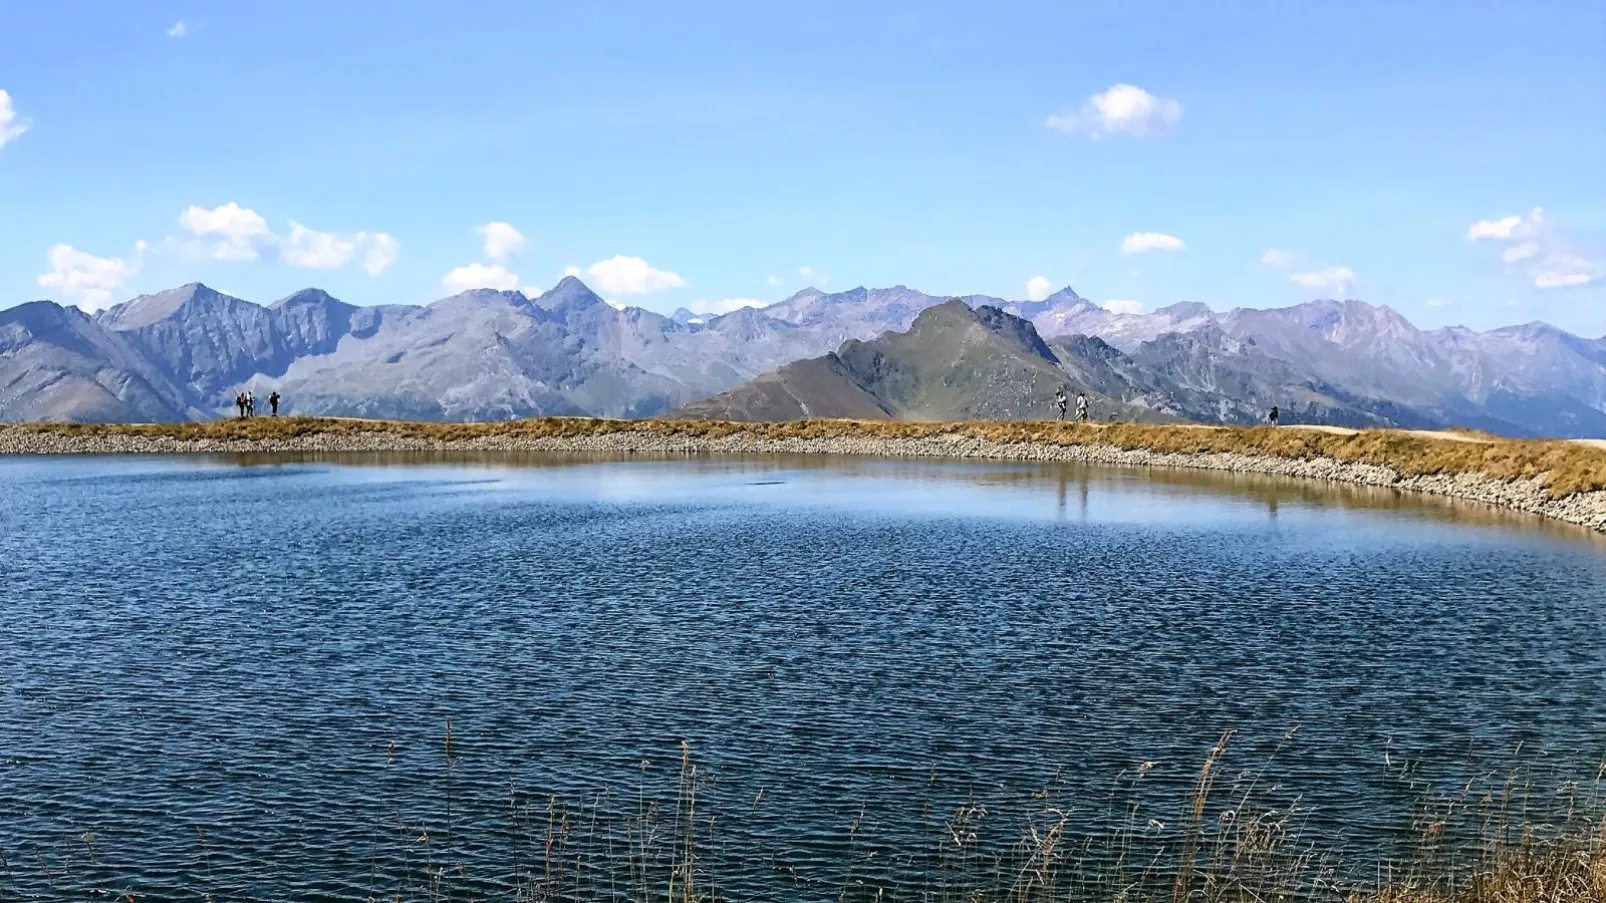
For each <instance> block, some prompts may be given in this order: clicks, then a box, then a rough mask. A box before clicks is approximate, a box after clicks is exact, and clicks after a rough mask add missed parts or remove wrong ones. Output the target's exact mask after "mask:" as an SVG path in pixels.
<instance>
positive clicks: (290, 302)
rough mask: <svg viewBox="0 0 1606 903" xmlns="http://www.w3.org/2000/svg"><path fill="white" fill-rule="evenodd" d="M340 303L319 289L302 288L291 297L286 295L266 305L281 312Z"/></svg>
mask: <svg viewBox="0 0 1606 903" xmlns="http://www.w3.org/2000/svg"><path fill="white" fill-rule="evenodd" d="M341 303H343V302H341V301H340V299H338V298H336V297H334V296H333V295H331V294H329V293H328V292H326V291H324V290H323V289H321V288H304V289H302V290H301V291H299V292H296V293H295V294H293V295H286V296H285V297H283V298H280V299H279V300H277V301H275V302H273V303H272V304H270V305H268V309H269V310H283V309H284V308H287V307H305V306H310V305H320V306H322V305H332V304H341Z"/></svg>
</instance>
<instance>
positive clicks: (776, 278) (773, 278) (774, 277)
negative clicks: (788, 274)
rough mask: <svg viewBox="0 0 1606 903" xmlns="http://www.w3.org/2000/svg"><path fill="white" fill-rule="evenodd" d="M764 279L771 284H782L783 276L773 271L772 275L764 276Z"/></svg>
mask: <svg viewBox="0 0 1606 903" xmlns="http://www.w3.org/2000/svg"><path fill="white" fill-rule="evenodd" d="M764 281H765V282H768V283H769V284H770V285H780V284H781V277H779V276H777V275H775V274H774V273H771V274H770V275H768V276H766V277H764Z"/></svg>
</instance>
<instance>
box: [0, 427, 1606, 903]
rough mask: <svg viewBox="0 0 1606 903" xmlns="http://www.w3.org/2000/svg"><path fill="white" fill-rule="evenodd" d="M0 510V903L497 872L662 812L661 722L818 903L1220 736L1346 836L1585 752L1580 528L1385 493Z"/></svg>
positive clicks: (1585, 536) (167, 497) (603, 464)
mask: <svg viewBox="0 0 1606 903" xmlns="http://www.w3.org/2000/svg"><path fill="white" fill-rule="evenodd" d="M0 497H3V498H4V499H5V501H6V504H5V506H4V510H3V511H0V537H3V539H0V578H3V582H4V585H5V586H6V588H7V594H8V595H7V600H6V604H5V605H4V606H3V607H0V738H4V748H3V749H0V853H3V854H4V866H3V867H0V868H3V871H0V896H8V898H9V897H13V896H14V897H19V898H23V899H52V898H56V897H59V896H61V895H62V894H63V893H67V892H68V891H72V892H71V893H68V894H67V895H69V896H80V895H81V894H79V893H77V890H78V889H81V888H83V887H85V886H95V887H112V888H123V887H129V888H138V889H140V890H141V891H142V892H144V893H149V894H152V895H153V896H155V897H170V896H180V895H186V896H190V897H196V896H198V895H199V892H201V891H212V892H216V893H218V894H219V895H220V898H232V897H239V896H242V895H245V894H251V895H254V896H259V897H266V898H274V899H280V898H289V897H297V898H316V897H320V896H329V897H340V898H351V897H362V896H366V895H367V894H370V893H373V894H385V893H388V892H391V891H393V890H394V889H395V888H397V887H401V886H404V885H406V886H418V879H417V876H416V875H414V876H411V877H409V876H408V875H407V874H406V873H405V872H406V869H407V868H408V867H409V861H410V860H409V857H414V858H415V859H416V857H418V856H422V855H424V853H421V852H419V851H420V850H424V851H426V852H427V853H428V855H429V857H431V858H430V861H434V862H452V863H457V864H459V865H460V866H461V868H462V874H464V875H468V876H469V877H470V878H471V879H473V881H478V882H480V884H479V885H478V886H481V887H483V888H485V889H486V890H485V892H486V893H491V892H493V891H494V890H495V888H497V887H502V886H505V885H506V883H507V882H508V881H509V880H511V879H510V875H509V869H510V865H509V863H510V861H511V860H510V854H509V852H508V849H509V845H510V843H511V841H510V840H509V838H510V836H512V835H511V834H510V833H509V829H508V827H507V826H508V822H509V819H510V816H509V812H510V811H512V810H513V809H516V808H517V805H516V804H517V803H518V802H519V801H523V802H524V803H529V802H530V801H531V800H535V801H537V807H538V808H539V805H542V804H540V803H539V801H540V800H542V799H544V797H543V795H544V794H547V793H553V792H556V793H560V794H562V795H564V797H566V798H570V799H581V800H583V799H588V798H596V794H597V793H598V792H599V791H601V790H602V789H603V788H608V790H609V792H610V793H611V794H613V795H614V796H615V797H617V798H619V799H622V800H625V801H626V802H625V803H622V804H621V805H622V806H623V808H629V801H631V800H636V799H637V798H638V796H640V795H642V794H648V795H650V794H655V793H656V794H659V795H663V794H664V793H667V794H668V795H669V797H670V798H671V799H672V798H673V794H674V791H675V783H676V770H677V768H678V763H679V756H680V743H681V741H683V740H684V741H688V742H689V743H690V744H691V748H692V749H693V750H694V751H695V754H696V757H697V759H698V761H700V762H701V763H702V764H703V765H705V766H706V768H707V784H706V786H705V787H704V788H703V790H702V793H703V796H702V803H700V805H706V806H707V807H708V809H707V811H709V812H713V813H718V820H719V830H718V843H717V845H716V846H715V847H714V848H713V849H711V850H710V851H709V852H708V854H707V856H708V859H709V862H710V863H711V866H710V867H714V866H717V867H718V868H719V869H720V870H721V873H722V874H724V875H726V876H727V881H728V887H729V888H731V889H732V891H733V894H732V895H733V896H738V897H743V898H748V899H758V898H768V899H773V898H778V897H786V898H790V899H835V898H836V892H835V888H836V887H837V882H839V881H840V878H841V876H840V875H838V874H836V873H835V872H833V871H832V869H833V867H834V866H833V863H834V862H838V861H841V860H842V859H843V857H844V855H845V854H844V852H843V851H844V849H846V847H845V846H844V845H845V844H849V839H848V826H850V825H852V824H854V823H855V822H856V820H857V821H858V823H859V825H860V827H859V829H858V834H857V835H856V837H857V840H855V841H854V842H856V843H860V844H864V843H869V844H872V845H873V844H880V845H882V846H883V847H884V848H886V849H895V848H900V847H908V846H914V845H918V844H920V843H923V842H925V840H926V839H927V838H928V837H929V832H930V829H931V823H932V820H933V816H932V813H933V812H938V813H941V812H945V811H948V810H949V809H951V807H952V806H954V805H956V804H957V803H959V802H963V801H964V800H966V799H974V800H977V801H979V802H982V803H985V804H986V805H987V806H989V807H990V808H989V811H991V812H993V813H995V816H996V817H998V818H1004V817H1006V816H1007V814H1008V813H1009V812H1010V811H1012V808H1018V807H1019V806H1020V805H1021V804H1022V802H1023V801H1025V800H1027V799H1028V798H1029V796H1030V794H1031V793H1032V791H1034V790H1036V789H1038V788H1041V787H1044V786H1045V785H1048V784H1050V783H1055V784H1057V785H1058V786H1060V787H1062V788H1063V790H1064V791H1065V793H1066V794H1067V795H1068V796H1069V797H1070V798H1071V799H1079V800H1082V801H1084V802H1085V803H1086V805H1085V807H1084V809H1082V810H1079V811H1080V814H1079V815H1078V818H1082V819H1085V820H1087V821H1089V822H1091V821H1094V820H1096V819H1097V817H1099V814H1100V813H1101V812H1102V811H1103V810H1102V809H1101V808H1100V805H1101V803H1100V802H1099V801H1101V800H1106V799H1107V797H1108V790H1109V787H1110V786H1111V782H1112V781H1114V780H1116V779H1117V776H1119V775H1121V774H1123V773H1126V774H1130V773H1131V772H1132V770H1133V769H1134V768H1136V767H1137V766H1138V764H1139V763H1142V762H1145V761H1149V762H1153V763H1154V765H1153V766H1152V768H1151V769H1150V770H1149V771H1148V772H1146V773H1147V774H1148V775H1149V777H1148V778H1147V780H1151V781H1152V783H1153V786H1154V787H1155V788H1156V792H1157V793H1159V791H1162V790H1167V791H1169V790H1175V789H1177V788H1185V787H1186V786H1187V784H1188V783H1189V781H1190V780H1191V779H1192V777H1193V775H1194V773H1195V772H1196V770H1197V769H1198V766H1199V762H1200V760H1201V758H1202V757H1203V755H1204V754H1205V751H1206V750H1207V749H1208V748H1209V747H1210V746H1211V744H1212V743H1214V742H1215V740H1216V738H1217V737H1218V736H1219V735H1220V734H1221V733H1222V732H1223V731H1226V730H1234V731H1237V732H1238V733H1237V738H1236V739H1235V741H1234V746H1233V749H1232V753H1231V757H1232V758H1231V762H1232V763H1233V766H1234V767H1235V768H1248V767H1251V766H1253V767H1255V768H1263V769H1264V778H1263V779H1262V780H1263V781H1264V789H1265V790H1266V791H1267V792H1269V793H1271V794H1272V795H1273V796H1277V795H1279V794H1281V795H1282V796H1284V797H1288V798H1291V797H1293V796H1294V795H1299V796H1300V797H1301V799H1302V805H1303V806H1305V807H1307V808H1308V811H1309V812H1310V813H1311V815H1310V818H1311V819H1312V821H1313V823H1314V824H1316V825H1318V826H1319V827H1320V828H1321V830H1322V831H1323V833H1324V835H1325V836H1329V837H1332V838H1334V839H1335V842H1336V843H1342V844H1347V845H1350V846H1353V847H1357V848H1371V847H1377V846H1379V845H1381V844H1384V843H1386V842H1387V840H1388V838H1389V837H1390V836H1391V833H1392V832H1393V831H1394V830H1395V829H1396V828H1398V827H1400V826H1401V825H1402V824H1403V823H1404V821H1405V820H1406V819H1407V818H1408V816H1409V814H1410V806H1411V805H1412V802H1413V799H1412V797H1411V795H1410V794H1411V793H1412V792H1413V791H1412V790H1411V789H1410V788H1409V787H1407V786H1406V784H1407V782H1406V781H1404V780H1402V778H1401V775H1402V773H1404V772H1403V770H1402V768H1408V769H1409V778H1410V780H1411V781H1414V782H1415V783H1416V785H1417V786H1418V787H1422V786H1426V787H1430V788H1434V789H1441V790H1443V789H1448V788H1450V787H1452V786H1454V785H1457V784H1458V783H1459V782H1461V781H1464V780H1465V779H1466V778H1467V777H1468V776H1470V775H1483V774H1486V773H1495V772H1502V771H1503V769H1505V768H1507V767H1509V766H1510V765H1511V764H1512V763H1513V762H1516V761H1518V760H1524V761H1536V760H1537V761H1539V762H1540V763H1541V764H1542V765H1543V766H1544V768H1546V769H1547V770H1548V771H1550V772H1553V773H1554V774H1556V775H1559V776H1572V777H1584V778H1589V777H1593V775H1594V774H1595V765H1596V764H1597V763H1598V762H1599V761H1600V760H1601V758H1602V755H1603V754H1606V739H1603V738H1606V732H1603V725H1606V651H1603V650H1606V598H1603V597H1606V593H1603V591H1602V589H1601V587H1602V586H1603V585H1606V580H1603V578H1606V554H1603V552H1606V548H1603V546H1602V544H1601V542H1600V541H1599V540H1598V539H1597V538H1596V537H1595V536H1594V535H1592V534H1589V533H1588V532H1586V531H1582V530H1574V529H1572V528H1568V527H1562V526H1556V525H1551V524H1547V523H1544V522H1541V521H1539V520H1537V519H1534V518H1529V517H1525V516H1521V515H1516V514H1509V513H1505V512H1498V511H1495V510H1492V509H1489V508H1485V507H1482V506H1477V505H1472V504H1466V503H1456V502H1450V501H1446V500H1440V499H1431V498H1423V497H1416V496H1409V495H1401V494H1399V493H1395V492H1393V491H1390V490H1374V489H1366V488H1360V487H1329V486H1325V485H1320V484H1314V483H1306V482H1297V481H1290V480H1285V479H1281V478H1272V477H1256V476H1243V475H1227V474H1212V473H1204V472H1195V471H1167V470H1136V469H1132V470H1115V469H1094V468H1086V467H1074V466H1065V467H1056V466H1042V465H1020V464H976V463H946V462H931V461H886V460H869V459H824V458H815V457H809V458H762V459H751V460H720V459H705V458H688V459H678V460H634V461H605V460H599V459H594V458H577V457H572V456H571V457H567V458H557V457H552V456H517V455H506V454H496V455H483V456H465V455H452V456H427V455H416V454H408V455H376V456H340V457H338V458H323V459H320V458H316V457H303V458H297V459H290V458H283V457H279V458H273V459H271V460H262V459H250V458H243V459H242V458H227V459H222V458H220V459H206V460H193V459H192V460H178V459H107V458H81V459H36V460H28V459H9V460H0ZM448 720H449V721H450V723H451V731H452V741H451V747H452V748H451V757H450V758H447V757H446V756H445V755H444V752H445V750H444V749H443V746H444V727H445V725H446V723H447V721H448ZM1290 732H1292V736H1291V737H1290V736H1289V735H1290ZM1519 745H1520V746H1521V747H1522V751H1520V752H1519V751H1518V748H1519ZM1402 763H1409V764H1408V765H1404V766H1402ZM1168 798H1171V799H1174V798H1175V795H1174V794H1173V795H1172V796H1171V797H1168ZM404 834H405V836H403V835H404ZM421 834H423V835H428V836H429V838H431V839H430V840H428V841H427V844H434V845H435V846H433V847H429V846H426V842H424V841H419V840H418V837H419V836H420V835H421ZM86 836H92V838H93V840H92V841H86V840H85V839H84V838H85V837H86ZM526 858H528V857H526ZM867 867H868V866H867ZM408 882H412V883H411V884H409V883H408ZM777 888H780V889H779V890H778V889H777Z"/></svg>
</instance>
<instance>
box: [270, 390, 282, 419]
mask: <svg viewBox="0 0 1606 903" xmlns="http://www.w3.org/2000/svg"><path fill="white" fill-rule="evenodd" d="M268 410H270V411H272V412H273V416H275V417H277V416H279V390H278V389H274V390H273V391H272V392H269V393H268Z"/></svg>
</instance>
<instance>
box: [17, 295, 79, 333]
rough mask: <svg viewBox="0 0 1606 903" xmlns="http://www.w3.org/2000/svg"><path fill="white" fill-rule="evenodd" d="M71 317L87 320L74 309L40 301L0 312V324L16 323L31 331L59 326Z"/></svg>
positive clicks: (25, 302)
mask: <svg viewBox="0 0 1606 903" xmlns="http://www.w3.org/2000/svg"><path fill="white" fill-rule="evenodd" d="M73 316H77V317H79V318H80V319H88V315H86V314H85V313H84V312H83V311H81V310H79V309H78V308H76V307H64V306H62V305H60V304H57V303H56V302H54V301H49V300H45V299H40V300H38V301H24V302H23V303H21V304H18V305H15V306H13V307H8V308H6V309H4V310H0V324H8V323H16V324H19V325H21V326H22V327H23V328H25V329H28V330H30V331H31V330H35V329H39V328H41V327H47V326H55V325H59V324H61V323H64V322H66V321H67V320H68V319H69V318H71V317H73Z"/></svg>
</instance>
